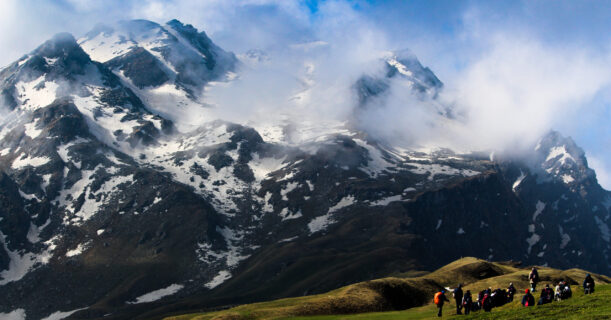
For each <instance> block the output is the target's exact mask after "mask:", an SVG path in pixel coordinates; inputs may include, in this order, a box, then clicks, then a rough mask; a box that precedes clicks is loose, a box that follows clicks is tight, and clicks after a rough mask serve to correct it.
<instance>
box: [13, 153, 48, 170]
mask: <svg viewBox="0 0 611 320" xmlns="http://www.w3.org/2000/svg"><path fill="white" fill-rule="evenodd" d="M49 161H51V158H49V157H45V156H42V157H32V156H31V155H25V154H24V155H23V156H22V157H21V158H17V159H15V160H13V164H12V166H11V168H13V169H15V170H20V169H23V168H25V167H40V166H43V165H45V164H47V163H49Z"/></svg>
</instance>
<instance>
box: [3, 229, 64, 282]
mask: <svg viewBox="0 0 611 320" xmlns="http://www.w3.org/2000/svg"><path fill="white" fill-rule="evenodd" d="M6 239H7V236H6V235H4V234H3V233H2V232H0V242H1V243H2V246H3V247H4V250H5V251H6V253H7V255H8V258H9V264H8V269H6V270H4V271H2V272H0V278H1V279H2V280H0V286H2V285H5V284H7V283H9V282H13V281H18V280H20V279H21V278H23V277H24V276H25V275H26V274H28V272H30V271H32V270H33V269H35V268H37V267H38V266H40V265H44V264H47V263H48V262H49V259H51V256H52V252H53V250H54V249H55V245H54V244H53V242H52V241H53V240H54V239H51V240H49V241H47V242H45V244H47V248H46V249H45V250H43V251H42V252H41V253H38V254H36V253H33V252H23V250H22V251H21V252H20V251H19V250H15V251H12V250H10V249H9V248H8V246H7V243H6Z"/></svg>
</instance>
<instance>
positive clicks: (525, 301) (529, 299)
mask: <svg viewBox="0 0 611 320" xmlns="http://www.w3.org/2000/svg"><path fill="white" fill-rule="evenodd" d="M525 292H526V294H525V295H524V296H523V297H522V305H523V306H525V307H532V306H534V305H535V297H534V296H533V295H532V294H531V293H530V290H528V289H526V291H525Z"/></svg>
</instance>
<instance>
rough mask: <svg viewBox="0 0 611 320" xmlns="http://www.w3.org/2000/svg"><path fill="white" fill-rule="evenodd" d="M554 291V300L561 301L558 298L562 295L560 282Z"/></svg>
mask: <svg viewBox="0 0 611 320" xmlns="http://www.w3.org/2000/svg"><path fill="white" fill-rule="evenodd" d="M555 291H556V294H555V296H554V297H555V298H556V301H560V300H562V298H561V297H560V295H561V294H562V281H558V284H557V285H556V290H555Z"/></svg>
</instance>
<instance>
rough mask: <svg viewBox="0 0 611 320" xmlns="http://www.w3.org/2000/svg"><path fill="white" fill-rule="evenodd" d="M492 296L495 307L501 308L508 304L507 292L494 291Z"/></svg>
mask: <svg viewBox="0 0 611 320" xmlns="http://www.w3.org/2000/svg"><path fill="white" fill-rule="evenodd" d="M490 296H491V297H492V304H493V306H494V307H500V306H502V305H504V304H505V303H507V290H503V289H501V288H497V289H496V290H494V291H492V294H490Z"/></svg>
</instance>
